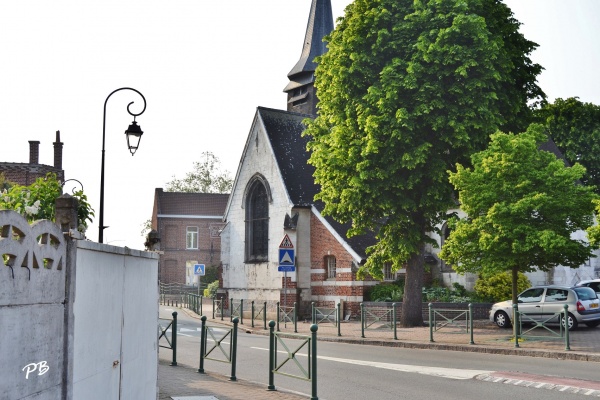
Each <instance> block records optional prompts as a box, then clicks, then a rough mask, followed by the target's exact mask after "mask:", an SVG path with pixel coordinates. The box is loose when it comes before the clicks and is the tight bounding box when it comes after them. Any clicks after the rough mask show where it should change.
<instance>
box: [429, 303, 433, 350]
mask: <svg viewBox="0 0 600 400" xmlns="http://www.w3.org/2000/svg"><path fill="white" fill-rule="evenodd" d="M433 324H434V322H433V304H431V303H429V341H430V342H433Z"/></svg>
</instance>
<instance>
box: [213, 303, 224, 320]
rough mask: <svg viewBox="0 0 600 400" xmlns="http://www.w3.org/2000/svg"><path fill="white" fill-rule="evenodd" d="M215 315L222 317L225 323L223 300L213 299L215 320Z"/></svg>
mask: <svg viewBox="0 0 600 400" xmlns="http://www.w3.org/2000/svg"><path fill="white" fill-rule="evenodd" d="M215 315H216V316H217V317H218V316H220V317H221V321H223V299H217V298H213V308H212V317H213V319H215Z"/></svg>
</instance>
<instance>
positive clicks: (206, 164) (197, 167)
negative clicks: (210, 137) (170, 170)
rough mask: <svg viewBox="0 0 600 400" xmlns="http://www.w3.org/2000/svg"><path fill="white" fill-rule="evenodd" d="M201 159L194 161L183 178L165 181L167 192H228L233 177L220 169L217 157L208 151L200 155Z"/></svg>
mask: <svg viewBox="0 0 600 400" xmlns="http://www.w3.org/2000/svg"><path fill="white" fill-rule="evenodd" d="M201 159H203V161H199V162H198V161H197V162H194V169H193V170H192V171H191V172H188V173H187V174H186V175H185V178H183V179H176V178H175V177H173V179H172V180H171V181H170V182H168V183H167V187H166V188H165V190H166V191H167V192H188V193H229V192H230V191H231V185H232V184H233V179H232V178H231V176H230V175H229V172H228V171H221V168H220V166H221V162H220V161H219V158H218V157H217V156H215V155H214V154H213V153H211V152H210V151H205V152H203V153H202V155H201Z"/></svg>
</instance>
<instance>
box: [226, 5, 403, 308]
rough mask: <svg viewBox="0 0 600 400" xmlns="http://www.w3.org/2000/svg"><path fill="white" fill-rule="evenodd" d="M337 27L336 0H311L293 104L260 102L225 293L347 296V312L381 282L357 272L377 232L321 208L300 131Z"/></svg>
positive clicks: (339, 299)
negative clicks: (356, 233) (351, 232)
mask: <svg viewBox="0 0 600 400" xmlns="http://www.w3.org/2000/svg"><path fill="white" fill-rule="evenodd" d="M332 29H333V17H332V12H331V2H330V0H313V1H312V5H311V11H310V16H309V21H308V25H307V31H306V36H305V41H304V47H303V50H302V54H301V57H300V60H299V61H298V62H297V63H296V65H295V66H294V67H293V68H292V70H291V71H290V73H289V74H288V78H289V84H288V85H287V86H286V88H285V89H284V92H285V93H286V94H287V100H288V101H287V110H276V109H270V108H264V107H258V108H257V110H256V114H255V116H254V120H253V121H252V125H251V127H250V132H249V134H248V137H247V140H246V144H245V147H244V150H243V153H242V156H241V161H240V164H239V167H238V170H237V173H236V177H235V180H234V184H233V188H232V192H231V195H230V197H229V201H228V203H227V207H226V209H225V213H224V223H225V227H224V229H223V231H222V233H221V263H222V290H223V291H224V292H225V294H224V297H225V298H226V299H230V298H233V299H244V301H251V300H254V301H257V302H264V301H266V302H268V303H271V304H273V303H275V302H278V301H279V302H280V303H281V304H282V305H287V306H292V305H293V303H294V302H297V304H299V307H300V309H301V313H302V314H304V315H305V314H306V313H307V310H308V309H309V307H310V304H311V303H312V302H314V303H315V304H316V305H317V306H320V307H334V306H335V305H336V304H338V303H342V304H343V308H344V309H345V312H346V314H349V313H352V314H355V315H356V313H358V310H359V304H360V303H361V302H362V301H363V299H364V294H365V290H366V289H367V288H368V287H370V286H374V285H376V284H378V283H379V282H378V281H373V280H370V279H367V280H358V279H357V277H356V273H357V271H358V267H359V265H360V264H361V263H363V262H364V260H365V259H366V254H365V249H366V248H367V247H368V246H370V245H372V244H373V243H374V237H372V236H361V237H352V238H350V239H348V238H347V237H346V232H347V230H348V228H349V226H348V225H342V224H339V223H337V222H336V221H334V220H333V219H331V218H329V217H325V216H323V215H322V214H321V211H322V209H323V205H322V204H321V203H319V202H315V200H314V196H315V194H316V193H318V191H319V187H318V186H317V185H316V184H315V182H314V178H313V173H314V167H313V166H311V165H309V164H308V158H309V154H308V152H307V150H306V145H307V142H308V138H306V137H303V136H302V132H303V131H304V129H305V125H304V124H303V120H304V119H306V118H314V116H315V113H316V105H317V101H318V99H317V96H316V92H315V88H314V71H315V68H316V64H315V63H314V62H313V60H314V58H315V57H316V56H319V55H321V54H323V53H324V52H325V51H327V48H326V44H325V43H323V41H322V39H323V36H325V35H326V34H328V33H329V32H331V30H332ZM284 238H285V241H284ZM288 239H289V240H288ZM280 247H284V248H287V249H290V250H292V252H291V253H289V252H286V251H283V252H280ZM282 254H284V255H285V254H288V255H289V254H293V256H294V260H292V262H293V264H294V265H293V269H294V271H281V268H279V267H280V265H281V264H282V263H283V264H288V265H289V261H290V260H289V259H288V260H280V258H281V257H282ZM284 269H285V268H284ZM388 277H389V278H390V279H394V278H395V277H394V276H393V275H392V274H391V273H390V274H388Z"/></svg>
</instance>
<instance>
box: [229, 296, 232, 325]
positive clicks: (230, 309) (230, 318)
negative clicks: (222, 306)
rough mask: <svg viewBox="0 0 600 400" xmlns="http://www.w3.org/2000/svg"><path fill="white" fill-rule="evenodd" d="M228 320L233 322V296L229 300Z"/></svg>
mask: <svg viewBox="0 0 600 400" xmlns="http://www.w3.org/2000/svg"><path fill="white" fill-rule="evenodd" d="M229 322H233V297H232V298H231V301H230V302H229Z"/></svg>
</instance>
